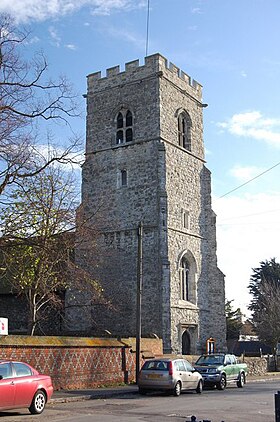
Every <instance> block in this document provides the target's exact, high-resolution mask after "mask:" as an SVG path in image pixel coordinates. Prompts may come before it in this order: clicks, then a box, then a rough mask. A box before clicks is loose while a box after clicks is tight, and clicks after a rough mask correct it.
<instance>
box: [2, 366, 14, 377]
mask: <svg viewBox="0 0 280 422" xmlns="http://www.w3.org/2000/svg"><path fill="white" fill-rule="evenodd" d="M0 375H2V378H3V379H5V378H11V377H12V366H11V364H10V363H1V364H0Z"/></svg>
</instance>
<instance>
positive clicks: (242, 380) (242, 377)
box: [236, 372, 245, 388]
mask: <svg viewBox="0 0 280 422" xmlns="http://www.w3.org/2000/svg"><path fill="white" fill-rule="evenodd" d="M236 384H237V387H238V388H243V387H244V384H245V374H244V372H242V373H241V374H240V375H239V380H238V381H237V383H236Z"/></svg>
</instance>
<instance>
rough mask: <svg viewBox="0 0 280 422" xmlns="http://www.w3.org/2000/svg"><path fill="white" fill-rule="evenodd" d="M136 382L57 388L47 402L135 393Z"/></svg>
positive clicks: (255, 379)
mask: <svg viewBox="0 0 280 422" xmlns="http://www.w3.org/2000/svg"><path fill="white" fill-rule="evenodd" d="M276 379H278V380H279V382H280V372H268V373H267V374H264V375H259V376H250V375H249V376H248V377H247V380H246V382H247V383H250V382H265V381H272V380H276ZM279 390H280V386H279ZM137 393H138V387H137V385H136V384H128V385H123V386H116V387H107V388H104V387H103V388H93V389H85V390H59V391H54V393H53V396H52V398H51V400H50V402H49V403H67V402H70V401H82V400H94V399H108V398H111V397H116V396H122V395H124V394H137Z"/></svg>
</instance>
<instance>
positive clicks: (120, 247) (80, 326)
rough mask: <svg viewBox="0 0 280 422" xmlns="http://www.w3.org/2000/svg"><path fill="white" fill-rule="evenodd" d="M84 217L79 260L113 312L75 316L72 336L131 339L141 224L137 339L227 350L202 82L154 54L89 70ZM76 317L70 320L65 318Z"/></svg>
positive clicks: (94, 310)
mask: <svg viewBox="0 0 280 422" xmlns="http://www.w3.org/2000/svg"><path fill="white" fill-rule="evenodd" d="M86 98H87V135H86V136H87V140H86V159H85V163H84V166H83V175H82V204H81V210H82V211H81V213H82V215H83V219H84V220H85V221H88V222H90V224H91V225H92V227H93V228H94V230H95V245H96V248H91V247H90V242H84V244H83V246H80V247H79V246H78V247H77V251H76V256H77V259H78V260H79V261H80V263H81V264H82V265H83V266H84V267H85V268H87V269H88V270H89V271H90V272H91V273H92V274H93V275H94V277H96V278H97V279H98V280H99V281H100V283H101V284H102V286H103V288H104V294H105V296H106V297H107V298H108V299H109V300H111V303H112V305H113V308H110V309H109V308H108V307H106V306H102V305H94V306H92V307H87V308H85V309H84V311H83V312H84V313H83V314H79V315H77V318H76V320H75V321H74V320H73V321H74V325H75V327H76V328H77V330H79V331H80V332H81V331H83V332H85V333H91V334H92V335H102V333H104V331H105V330H109V331H110V332H111V333H112V335H113V336H122V337H125V336H134V337H135V334H136V332H135V330H136V287H137V246H138V225H139V223H140V222H143V286H142V335H143V337H145V336H146V337H147V336H151V335H155V334H156V335H157V336H158V337H160V338H162V339H163V344H164V350H165V352H167V353H171V352H173V353H183V354H194V353H199V352H201V351H204V350H205V344H206V340H207V339H208V338H210V337H213V338H214V339H215V340H216V349H217V350H219V351H224V350H225V347H226V346H225V344H226V339H225V333H226V325H225V310H224V305H225V291H224V275H223V274H222V273H221V271H220V270H219V269H218V267H217V257H216V225H215V224H216V223H215V214H214V212H213V211H212V208H211V180H210V177H211V176H210V172H209V170H207V168H206V167H205V160H204V145H203V121H202V112H203V107H204V104H203V103H202V87H201V85H200V84H199V83H197V82H196V81H194V80H191V78H190V77H189V76H188V75H187V74H186V73H184V72H183V71H181V70H180V69H179V68H177V67H176V66H175V65H173V64H172V63H168V62H167V60H166V59H165V58H164V57H163V56H161V55H160V54H154V55H151V56H148V57H146V58H145V64H144V65H142V66H141V65H139V61H138V60H136V61H133V62H130V63H126V65H125V70H124V71H120V69H119V66H116V67H113V68H110V69H107V71H106V76H101V72H97V73H93V74H90V75H89V76H88V90H87V94H86ZM72 317H73V315H72Z"/></svg>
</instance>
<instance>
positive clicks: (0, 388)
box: [0, 362, 15, 409]
mask: <svg viewBox="0 0 280 422" xmlns="http://www.w3.org/2000/svg"><path fill="white" fill-rule="evenodd" d="M0 375H1V377H2V379H1V380H0V409H4V408H8V407H13V405H14V398H15V384H14V381H13V374H12V366H11V364H10V363H8V362H5V363H4V362H3V363H0Z"/></svg>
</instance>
